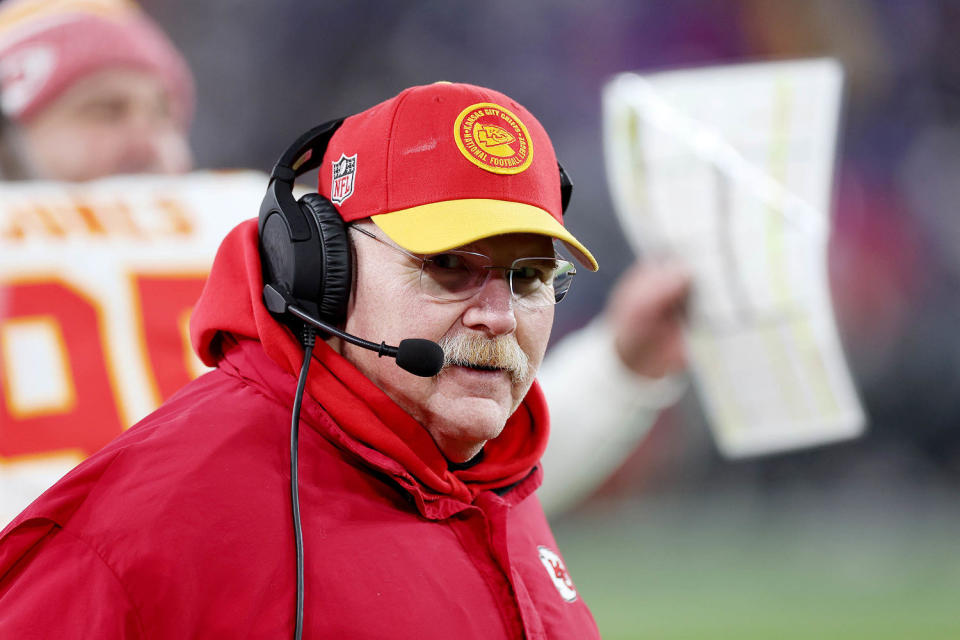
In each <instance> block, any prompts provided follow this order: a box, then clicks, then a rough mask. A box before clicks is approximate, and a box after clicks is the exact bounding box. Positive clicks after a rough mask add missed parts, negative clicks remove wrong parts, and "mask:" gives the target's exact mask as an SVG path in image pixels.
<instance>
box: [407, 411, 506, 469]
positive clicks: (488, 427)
mask: <svg viewBox="0 0 960 640" xmlns="http://www.w3.org/2000/svg"><path fill="white" fill-rule="evenodd" d="M509 417H510V414H509V409H508V408H505V407H503V406H502V405H500V404H498V403H494V402H493V401H491V400H489V399H485V398H464V399H462V400H461V401H459V402H457V403H456V404H455V405H454V406H450V407H445V408H437V409H436V410H435V411H433V412H431V416H430V419H429V421H428V422H427V423H426V424H424V427H425V428H426V429H427V431H429V432H430V435H431V436H432V437H433V440H434V442H436V443H437V446H438V447H440V450H441V451H442V452H443V454H444V455H445V456H446V457H447V459H448V460H450V461H452V462H466V461H467V460H469V459H470V458H472V457H473V456H474V455H475V454H476V453H477V452H478V451H479V450H480V449H481V448H482V447H483V445H484V443H486V442H487V441H488V440H493V439H494V438H496V437H497V436H499V435H500V433H501V432H502V431H503V427H504V425H506V423H507V418H509Z"/></svg>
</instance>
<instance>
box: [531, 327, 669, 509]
mask: <svg viewBox="0 0 960 640" xmlns="http://www.w3.org/2000/svg"><path fill="white" fill-rule="evenodd" d="M537 377H538V379H539V381H540V386H541V388H542V389H543V393H544V395H545V396H546V398H547V405H548V406H549V408H550V441H549V443H548V444H547V450H546V453H544V456H543V471H544V480H543V486H542V487H541V488H540V490H539V492H538V493H539V496H540V501H541V502H542V503H543V507H544V509H545V510H546V511H547V514H548V515H555V514H556V513H558V512H560V511H563V510H564V509H566V508H568V507H571V506H573V505H574V504H575V503H576V502H578V501H579V500H581V499H582V498H584V497H586V496H587V495H589V494H590V492H592V491H593V490H594V489H596V488H597V487H598V486H599V485H600V484H601V483H602V482H603V481H604V480H605V479H606V478H607V477H608V476H609V475H610V474H611V473H613V472H614V471H615V470H616V469H617V468H618V467H619V466H620V464H621V463H622V462H623V461H624V460H625V459H626V458H627V456H628V455H629V454H630V453H631V452H632V451H633V450H634V448H636V446H637V445H638V444H639V442H640V441H641V439H642V438H643V437H644V435H646V433H647V431H648V430H649V428H650V426H651V425H652V424H653V421H654V420H655V419H656V417H657V415H658V414H659V412H660V410H661V409H663V408H665V407H667V406H669V405H671V404H673V403H674V402H676V400H677V399H678V398H679V397H680V395H681V394H682V393H683V391H684V389H686V386H687V385H686V379H685V378H684V377H682V376H680V375H676V376H669V377H666V378H660V379H651V378H645V377H643V376H639V375H637V374H635V373H634V372H633V371H631V370H630V369H628V368H627V367H626V365H624V364H623V362H622V361H621V360H620V357H619V355H617V352H616V350H615V349H614V345H613V332H612V331H611V330H610V328H609V327H608V326H607V324H606V322H605V320H604V319H603V317H602V316H601V317H599V318H597V319H595V320H594V321H593V322H591V323H590V324H589V325H588V326H587V327H585V328H583V329H581V330H579V331H575V332H573V333H571V334H570V335H568V336H566V337H565V338H564V339H563V340H561V341H560V342H558V343H557V344H556V345H554V346H553V347H552V348H551V350H550V351H549V352H548V354H547V357H546V358H545V359H544V361H543V364H542V366H541V367H540V371H539V374H538V376H537Z"/></svg>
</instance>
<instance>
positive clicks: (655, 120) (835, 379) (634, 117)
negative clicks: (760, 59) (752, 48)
mask: <svg viewBox="0 0 960 640" xmlns="http://www.w3.org/2000/svg"><path fill="white" fill-rule="evenodd" d="M842 86H843V73H842V69H841V68H840V66H839V64H838V63H836V62H835V61H833V60H828V59H818V60H803V61H788V62H775V63H755V64H745V65H735V66H722V67H709V68H700V69H689V70H680V71H669V72H660V73H654V74H648V75H637V74H621V75H618V76H616V77H614V78H613V79H612V80H611V81H610V82H609V84H608V85H607V87H606V89H605V92H604V126H605V131H604V136H605V152H606V162H607V172H608V175H609V180H610V186H611V191H612V194H613V199H614V204H615V206H616V208H617V211H618V214H619V216H620V220H621V223H622V225H623V227H624V230H625V233H626V235H627V238H628V240H629V241H630V242H631V243H632V244H633V245H634V247H635V248H636V249H638V251H639V252H641V253H642V254H643V255H645V256H649V257H653V258H655V257H657V256H670V257H672V258H674V259H677V260H680V261H682V262H684V263H685V264H687V265H688V267H689V268H690V270H691V271H692V273H693V275H694V294H693V296H692V300H691V307H690V314H689V325H688V330H687V338H688V348H689V353H690V358H691V369H692V373H693V378H694V381H695V384H696V387H697V389H698V391H699V393H700V396H701V398H702V401H703V404H704V406H705V408H706V411H707V414H708V416H709V421H710V424H711V428H712V429H713V433H714V436H715V438H716V442H717V445H718V447H719V449H720V450H721V452H723V453H724V454H725V455H728V456H731V457H738V456H747V455H755V454H762V453H771V452H775V451H781V450H786V449H791V448H795V447H802V446H810V445H815V444H821V443H825V442H831V441H836V440H841V439H846V438H850V437H853V436H856V435H858V434H860V433H861V432H862V431H863V428H864V416H863V411H862V409H861V406H860V403H859V401H858V398H857V395H856V391H855V389H854V387H853V384H852V382H851V377H850V373H849V370H848V368H847V365H846V362H845V359H844V356H843V351H842V349H841V346H840V343H839V340H838V337H837V331H836V327H835V323H834V317H833V310H832V305H831V301H830V291H829V283H828V279H827V254H826V250H827V239H828V234H829V229H830V203H831V193H832V189H831V184H832V178H833V162H834V155H835V144H836V138H837V128H838V122H839V119H840V110H841V93H842Z"/></svg>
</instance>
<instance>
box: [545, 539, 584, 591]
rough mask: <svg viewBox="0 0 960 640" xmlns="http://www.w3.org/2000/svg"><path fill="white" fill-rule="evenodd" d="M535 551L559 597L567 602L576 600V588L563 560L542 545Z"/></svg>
mask: <svg viewBox="0 0 960 640" xmlns="http://www.w3.org/2000/svg"><path fill="white" fill-rule="evenodd" d="M537 551H538V552H539V554H540V562H541V563H542V564H543V568H544V569H546V570H547V575H548V576H550V580H551V581H553V586H555V587H556V588H557V591H558V592H559V593H560V597H561V598H563V599H564V600H566V601H567V602H574V601H575V600H576V599H577V588H576V587H575V586H574V585H573V579H572V578H571V577H570V574H569V573H568V572H567V567H566V565H564V564H563V560H561V559H560V556H558V555H557V554H556V553H554V552H553V551H552V550H550V549H548V548H547V547H545V546H543V545H540V546H539V547H537Z"/></svg>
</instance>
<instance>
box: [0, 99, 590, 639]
mask: <svg viewBox="0 0 960 640" xmlns="http://www.w3.org/2000/svg"><path fill="white" fill-rule="evenodd" d="M344 159H352V163H347V164H345V163H344ZM344 167H347V168H346V169H344ZM334 171H338V172H339V175H338V176H337V177H334V175H333V174H334ZM344 171H346V172H347V173H349V176H348V178H349V179H348V180H347V181H346V182H343V181H342V180H340V178H343V177H344V175H345V174H344V173H343V172H344ZM319 182H320V188H319V191H320V193H321V194H322V195H323V196H325V197H327V198H330V197H331V196H332V195H333V194H334V193H336V195H335V196H333V199H335V200H337V201H338V202H337V209H336V214H335V215H336V216H338V217H339V219H342V221H343V222H346V223H348V225H349V226H348V230H347V231H345V233H346V234H347V238H348V239H349V246H351V247H352V251H353V259H352V260H349V259H347V260H346V261H345V262H346V264H353V265H355V267H354V268H353V274H354V277H353V279H352V283H353V284H352V286H350V287H349V301H348V304H347V307H346V319H345V322H344V323H343V326H344V329H345V330H346V331H348V332H350V333H353V334H357V335H360V336H372V337H376V339H378V340H380V339H383V340H385V341H387V342H390V343H396V342H397V341H399V340H401V339H404V338H410V337H415V338H426V339H428V340H432V341H436V342H440V343H442V344H444V345H445V350H446V358H445V365H446V366H445V368H444V370H443V371H441V372H440V373H439V374H438V375H436V376H434V377H430V378H418V377H415V376H413V375H411V374H410V373H407V372H405V371H402V370H401V369H399V368H398V367H397V366H396V365H395V364H394V363H393V362H392V361H391V360H390V359H388V358H381V357H379V356H377V355H375V354H373V353H372V352H370V351H366V350H362V349H358V348H356V347H354V346H352V345H350V344H346V343H344V342H342V341H341V340H339V339H333V338H330V339H328V341H327V342H323V341H318V342H317V344H316V347H315V351H314V355H313V366H312V368H311V369H310V370H309V377H308V378H307V379H306V382H305V385H306V393H305V396H304V400H303V404H302V413H301V416H300V422H301V428H300V435H299V454H298V455H299V462H298V464H297V468H298V469H299V472H300V474H301V475H300V479H299V491H300V498H299V504H300V517H302V535H303V546H304V551H303V556H304V562H305V571H304V574H305V579H304V587H303V589H302V593H303V597H304V599H305V605H304V607H303V610H304V615H305V618H304V631H305V637H335V638H336V637H339V638H342V637H350V638H364V637H368V638H382V637H400V638H449V637H453V636H455V637H460V638H484V639H488V638H521V637H525V638H578V639H582V638H590V637H597V635H598V634H597V630H596V626H595V624H594V622H593V619H592V617H591V615H590V612H589V611H588V609H587V607H586V605H585V604H584V603H583V601H582V598H580V597H579V594H578V593H577V591H576V587H575V585H574V583H573V581H572V580H571V579H570V576H569V574H568V573H567V571H566V568H565V565H564V563H563V560H562V558H561V556H560V554H559V551H558V549H557V546H556V542H555V540H554V539H553V536H552V535H551V533H550V529H549V526H548V525H547V522H546V519H545V517H544V515H543V511H542V509H541V507H540V505H539V503H538V501H537V498H536V494H535V493H534V492H535V490H536V488H537V486H538V485H539V484H540V480H541V471H540V468H539V466H538V460H539V459H540V456H541V454H542V452H543V450H544V447H545V446H546V440H547V433H548V429H549V427H548V424H547V421H548V418H547V410H546V404H545V402H544V399H543V395H542V393H541V392H540V390H539V387H538V386H537V384H536V382H535V381H534V378H535V375H536V372H537V369H538V367H539V365H540V362H541V360H542V358H543V355H544V351H545V349H546V345H547V340H548V338H549V334H550V328H551V324H552V321H553V304H554V303H555V302H556V301H557V299H558V298H560V297H562V294H563V293H564V292H565V288H566V287H567V286H569V278H570V277H571V276H570V268H569V265H568V264H565V263H563V262H558V260H559V258H557V257H556V254H555V252H554V251H555V250H554V244H553V240H555V239H557V240H560V241H562V243H563V244H564V245H565V247H566V248H567V249H568V250H569V251H570V252H571V253H572V254H573V255H574V256H575V257H576V258H577V259H578V261H580V262H581V264H582V265H584V266H585V267H587V268H589V269H595V268H596V261H595V260H594V259H593V257H592V256H591V255H590V253H589V251H587V249H586V248H585V247H583V245H581V244H580V243H579V242H578V241H577V240H576V239H575V238H574V237H573V236H572V235H570V233H569V232H568V231H567V230H566V229H565V228H564V227H563V218H562V215H561V190H560V182H561V181H560V176H559V173H558V171H557V161H556V158H555V155H554V152H553V149H552V146H551V143H550V140H549V138H548V136H547V134H546V132H545V131H544V130H543V128H542V126H541V125H540V123H539V122H538V121H537V120H536V119H535V118H534V117H533V116H532V115H531V114H530V113H529V112H528V111H527V110H526V109H524V108H523V107H522V106H521V105H519V104H517V103H516V102H514V101H513V100H511V99H510V98H508V97H507V96H505V95H503V94H500V93H498V92H495V91H492V90H489V89H483V88H480V87H474V86H471V85H463V84H434V85H429V86H422V87H413V88H411V89H408V90H406V91H404V92H403V93H401V94H399V95H398V96H396V97H394V98H393V99H391V100H388V101H387V102H385V103H381V104H379V105H377V106H375V107H373V108H371V109H369V110H367V111H365V112H363V113H361V114H358V115H356V116H352V117H350V118H347V119H346V120H345V121H344V123H343V124H342V126H341V127H340V129H339V130H337V131H336V133H335V134H334V135H333V137H332V139H331V140H330V143H329V146H328V148H327V150H326V153H325V154H324V156H323V163H322V165H321V168H320V181H319ZM334 185H336V186H334ZM311 213H313V215H315V216H318V218H319V214H318V213H316V212H314V211H313V208H312V207H311ZM269 244H270V243H266V242H265V243H264V248H263V249H261V248H260V246H259V244H258V235H257V227H256V225H255V224H254V223H253V222H252V221H251V222H248V223H243V224H241V225H240V226H239V227H237V228H236V229H235V230H234V231H233V232H232V233H231V234H230V235H229V236H228V237H227V238H226V240H225V241H224V243H223V245H222V246H221V249H220V251H219V252H218V256H217V259H216V261H215V263H214V267H213V270H212V272H211V276H210V280H209V282H208V284H207V286H206V288H205V290H204V294H203V296H202V297H201V300H200V302H199V303H198V306H197V309H196V311H195V314H194V317H193V319H192V336H193V340H194V345H195V347H196V349H197V351H198V353H199V354H200V356H201V357H202V359H203V360H204V361H205V362H207V363H208V364H211V365H215V366H216V367H217V369H216V370H215V371H214V372H212V373H210V374H208V375H205V376H203V377H201V378H199V379H198V380H196V381H194V382H192V383H190V384H188V385H187V386H186V387H185V388H184V389H183V390H181V391H180V392H179V393H178V394H176V395H175V396H174V397H173V398H172V399H171V400H170V401H168V402H167V403H165V404H164V405H163V406H162V407H161V408H160V409H159V410H158V411H156V412H155V413H153V414H152V415H150V416H148V417H147V418H146V419H145V420H143V421H142V422H141V423H139V424H138V425H136V426H134V427H133V428H131V429H130V430H128V431H127V432H126V433H124V434H123V435H122V436H120V437H119V438H117V439H116V440H114V441H113V442H112V443H111V444H110V445H108V446H107V447H105V448H104V449H102V450H101V451H100V452H98V453H96V454H95V455H93V456H92V457H91V458H89V459H88V460H87V461H85V462H84V463H83V464H81V465H80V466H79V467H77V469H75V470H74V471H73V472H71V473H70V474H68V475H67V476H66V477H65V478H64V479H63V480H62V481H61V482H60V483H58V484H57V485H56V486H55V487H54V488H53V489H52V490H51V491H49V492H47V493H46V494H45V495H44V496H43V497H41V498H40V499H39V500H37V501H36V502H34V503H33V504H32V505H31V506H30V507H29V508H28V509H27V510H26V511H24V512H23V513H22V514H21V515H20V516H19V517H18V518H17V519H15V520H14V522H13V523H12V524H11V526H10V527H8V528H7V529H6V530H5V532H4V533H3V537H2V539H0V637H25V635H26V634H27V633H30V634H33V635H34V636H37V637H69V636H70V635H71V634H74V635H75V634H76V630H77V629H78V628H83V629H84V634H85V635H87V636H90V637H97V638H112V637H128V638H135V637H154V638H173V637H177V638H180V637H235V636H239V635H243V636H244V637H249V638H254V637H256V638H259V637H263V638H267V637H269V638H277V637H284V636H290V635H292V634H293V630H294V627H295V624H296V623H295V607H294V602H295V597H296V595H297V593H298V589H297V579H296V575H295V571H294V567H295V564H296V563H295V551H294V550H295V545H294V526H293V524H292V523H291V503H290V497H289V494H288V483H289V478H290V468H289V464H290V460H289V457H288V456H289V450H288V442H289V441H288V434H287V431H286V426H287V425H288V422H289V420H290V415H291V407H292V406H293V405H294V395H295V387H296V386H297V380H296V374H297V371H298V370H300V367H301V364H302V363H301V361H302V359H303V357H304V348H303V346H302V345H301V343H300V342H299V340H298V338H297V337H295V335H294V333H293V332H291V331H290V329H288V328H287V326H286V325H285V324H282V322H283V321H285V320H288V318H283V317H279V318H278V317H274V316H273V315H271V313H270V312H269V311H268V310H267V308H266V307H265V306H264V303H263V298H262V295H263V293H262V292H263V291H264V277H263V273H264V264H263V261H264V259H265V258H268V257H270V255H271V253H270V252H271V251H272V250H271V249H270V247H269V246H267V245H269ZM262 251H266V252H267V253H266V255H261V252H262ZM271 260H272V258H271ZM268 262H269V261H268ZM269 264H273V262H269ZM272 270H273V269H272V268H268V269H267V270H266V271H267V276H268V283H269V280H270V276H271V275H272ZM50 603H56V608H57V613H56V615H51V613H50Z"/></svg>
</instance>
